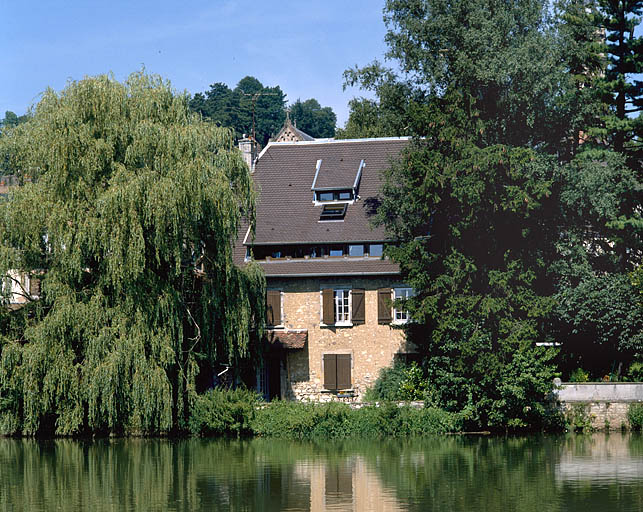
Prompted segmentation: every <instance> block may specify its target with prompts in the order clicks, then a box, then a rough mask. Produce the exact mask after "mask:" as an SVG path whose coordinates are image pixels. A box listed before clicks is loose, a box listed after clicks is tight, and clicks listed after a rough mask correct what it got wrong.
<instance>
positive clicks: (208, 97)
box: [190, 76, 286, 145]
mask: <svg viewBox="0 0 643 512" xmlns="http://www.w3.org/2000/svg"><path fill="white" fill-rule="evenodd" d="M285 98H286V95H285V94H284V92H283V91H282V90H281V88H280V87H279V86H276V87H265V86H264V85H263V84H262V83H261V82H260V81H259V80H257V79H256V78H254V77H251V76H247V77H245V78H243V79H241V81H239V83H238V84H237V86H236V87H235V88H234V89H230V88H229V87H228V86H227V85H225V84H223V83H220V82H218V83H215V84H212V85H211V86H210V89H209V90H208V91H206V92H205V93H197V94H195V95H194V97H193V98H192V99H191V100H190V108H191V109H192V110H193V111H195V112H198V113H200V114H201V115H202V116H203V117H204V118H205V119H210V120H212V121H214V122H216V123H217V124H218V125H219V126H223V127H228V128H232V129H233V130H234V132H235V137H236V138H237V139H238V138H241V137H243V136H244V135H247V136H249V135H252V133H253V132H252V130H253V109H254V130H255V137H256V139H257V142H259V144H261V145H265V144H267V143H268V139H269V138H270V137H271V136H272V135H275V134H276V133H277V132H278V131H279V130H280V129H281V127H282V125H283V123H284V120H285V119H286V113H285V110H284V107H285V104H286V100H285Z"/></svg>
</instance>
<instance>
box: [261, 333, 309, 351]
mask: <svg viewBox="0 0 643 512" xmlns="http://www.w3.org/2000/svg"><path fill="white" fill-rule="evenodd" d="M266 339H267V340H268V342H269V343H271V344H273V345H280V346H281V347H282V348H290V349H296V348H304V345H305V344H306V342H307V341H308V330H307V329H298V330H294V331H288V330H286V331H268V332H267V333H266Z"/></svg>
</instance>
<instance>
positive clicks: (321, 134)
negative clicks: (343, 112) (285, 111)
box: [289, 98, 337, 138]
mask: <svg viewBox="0 0 643 512" xmlns="http://www.w3.org/2000/svg"><path fill="white" fill-rule="evenodd" d="M289 108H290V118H291V119H292V120H293V122H295V123H296V124H297V128H299V129H300V130H303V131H304V132H306V133H307V134H308V135H310V136H311V137H315V138H326V137H334V136H335V125H336V124H337V116H336V115H335V112H333V109H332V108H330V107H323V108H322V106H321V105H320V104H319V102H318V101H317V100H316V99H314V98H311V99H309V100H306V101H301V100H300V99H298V100H297V101H295V103H293V104H292V105H290V107H289Z"/></svg>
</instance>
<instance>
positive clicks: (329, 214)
mask: <svg viewBox="0 0 643 512" xmlns="http://www.w3.org/2000/svg"><path fill="white" fill-rule="evenodd" d="M347 206H348V205H346V204H325V205H324V206H323V208H322V212H321V214H320V215H319V220H343V219H344V216H345V215H346V208H347Z"/></svg>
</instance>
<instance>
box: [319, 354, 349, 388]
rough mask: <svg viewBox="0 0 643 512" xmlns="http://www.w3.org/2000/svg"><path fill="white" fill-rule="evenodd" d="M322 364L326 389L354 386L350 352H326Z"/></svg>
mask: <svg viewBox="0 0 643 512" xmlns="http://www.w3.org/2000/svg"><path fill="white" fill-rule="evenodd" d="M322 365H323V374H324V388H325V389H330V390H340V389H351V388H352V381H351V367H352V357H351V355H350V354H324V357H323V361H322Z"/></svg>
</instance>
